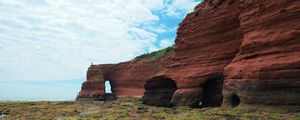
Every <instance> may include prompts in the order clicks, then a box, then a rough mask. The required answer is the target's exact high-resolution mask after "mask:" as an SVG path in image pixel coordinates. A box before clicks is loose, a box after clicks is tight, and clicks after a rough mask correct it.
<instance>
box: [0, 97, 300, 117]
mask: <svg viewBox="0 0 300 120" xmlns="http://www.w3.org/2000/svg"><path fill="white" fill-rule="evenodd" d="M139 99H140V98H129V97H126V98H124V97H121V98H119V99H117V100H116V101H108V102H106V101H105V102H101V103H98V102H0V111H4V110H8V111H9V114H8V115H7V116H5V119H6V118H7V119H60V120H78V119H79V120H80V119H81V120H85V119H91V120H93V119H106V120H115V119H121V120H132V119H138V120H152V119H166V120H195V119H196V120H211V119H215V120H218V119H221V120H223V119H241V120H244V119H245V120H249V119H257V120H260V119H273V120H282V119H284V120H300V119H299V117H300V114H299V109H296V108H295V109H290V110H288V111H290V112H286V111H282V110H281V109H279V108H277V106H274V108H270V109H266V107H252V108H249V107H237V108H234V109H229V108H203V109H196V108H189V107H174V108H165V107H155V106H145V105H143V104H141V101H140V100H139ZM275 108H277V109H275ZM139 110H144V111H143V112H140V111H139ZM0 119H1V118H0Z"/></svg>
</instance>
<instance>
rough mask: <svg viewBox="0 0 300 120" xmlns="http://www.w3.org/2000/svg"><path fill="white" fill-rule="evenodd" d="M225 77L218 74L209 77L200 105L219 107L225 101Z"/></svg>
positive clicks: (204, 86)
mask: <svg viewBox="0 0 300 120" xmlns="http://www.w3.org/2000/svg"><path fill="white" fill-rule="evenodd" d="M223 80H224V77H223V75H222V76H217V77H213V78H209V79H208V80H207V82H206V83H205V84H204V85H203V95H202V101H201V102H200V103H201V104H200V107H219V106H221V104H222V101H223V95H222V89H223Z"/></svg>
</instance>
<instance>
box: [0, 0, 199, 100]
mask: <svg viewBox="0 0 300 120" xmlns="http://www.w3.org/2000/svg"><path fill="white" fill-rule="evenodd" d="M199 2H200V1H199V0H126V1H125V0H1V1H0V100H72V99H74V98H75V96H76V94H77V93H78V92H79V90H80V87H81V83H82V82H83V81H84V80H85V75H86V70H87V68H88V67H89V65H90V64H91V62H93V63H94V64H102V63H118V62H122V61H127V60H130V59H132V58H134V57H135V56H137V55H140V54H143V53H148V52H151V51H155V50H159V49H162V48H165V47H167V46H170V45H172V44H174V39H175V34H176V29H177V27H178V24H179V23H180V22H181V21H182V19H183V18H184V16H185V15H186V14H187V13H188V12H190V11H192V10H193V8H194V6H195V5H196V4H198V3H199Z"/></svg>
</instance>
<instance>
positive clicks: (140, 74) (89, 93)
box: [77, 58, 167, 101]
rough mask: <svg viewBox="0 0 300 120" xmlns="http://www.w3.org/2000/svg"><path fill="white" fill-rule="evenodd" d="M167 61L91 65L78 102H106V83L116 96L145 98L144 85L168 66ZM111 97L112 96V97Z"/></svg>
mask: <svg viewBox="0 0 300 120" xmlns="http://www.w3.org/2000/svg"><path fill="white" fill-rule="evenodd" d="M166 62H167V60H166V59H159V60H148V59H146V58H140V59H135V60H132V61H128V62H123V63H119V64H101V65H91V66H90V67H89V69H88V72H87V81H85V82H84V83H83V84H82V87H81V91H80V92H79V95H78V96H77V100H83V101H85V100H106V99H109V98H106V97H105V95H106V93H105V81H106V80H108V81H110V84H111V90H112V93H113V94H114V95H116V96H143V94H144V83H145V82H146V80H148V79H149V78H150V77H151V76H153V75H154V74H155V73H156V72H158V71H159V69H163V68H164V67H165V65H167V63H166ZM110 96H111V95H110Z"/></svg>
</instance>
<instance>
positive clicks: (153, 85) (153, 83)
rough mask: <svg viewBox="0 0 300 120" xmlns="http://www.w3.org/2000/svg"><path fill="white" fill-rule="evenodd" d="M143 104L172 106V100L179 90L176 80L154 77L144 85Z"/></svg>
mask: <svg viewBox="0 0 300 120" xmlns="http://www.w3.org/2000/svg"><path fill="white" fill-rule="evenodd" d="M144 88H145V93H144V96H143V103H144V104H147V105H155V106H167V107H168V106H171V99H172V97H173V94H174V92H175V90H176V89H177V86H176V83H175V81H174V80H172V79H171V78H168V77H153V78H151V79H150V80H148V81H147V82H146V84H145V85H144Z"/></svg>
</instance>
